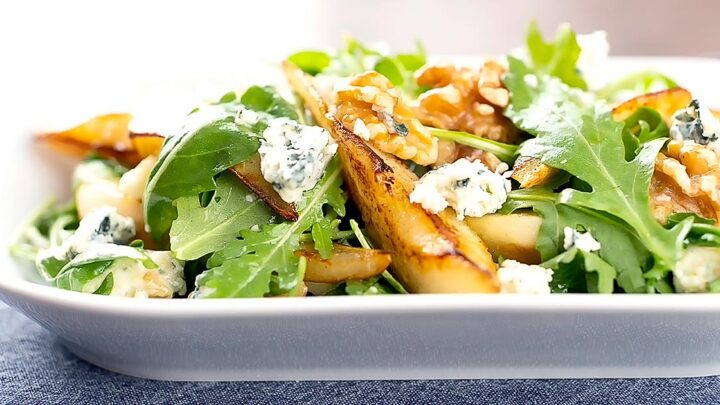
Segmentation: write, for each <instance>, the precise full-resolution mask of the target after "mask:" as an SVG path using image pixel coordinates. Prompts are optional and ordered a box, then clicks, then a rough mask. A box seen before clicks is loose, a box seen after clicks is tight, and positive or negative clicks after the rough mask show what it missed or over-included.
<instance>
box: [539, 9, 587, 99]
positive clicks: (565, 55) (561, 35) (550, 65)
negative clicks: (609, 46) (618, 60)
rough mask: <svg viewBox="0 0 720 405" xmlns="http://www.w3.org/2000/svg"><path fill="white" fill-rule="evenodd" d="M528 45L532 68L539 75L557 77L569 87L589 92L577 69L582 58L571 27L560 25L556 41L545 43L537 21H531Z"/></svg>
mask: <svg viewBox="0 0 720 405" xmlns="http://www.w3.org/2000/svg"><path fill="white" fill-rule="evenodd" d="M526 45H527V51H528V55H529V57H530V63H531V67H532V68H533V70H535V71H536V72H537V73H543V74H548V75H551V76H555V77H557V78H559V79H560V80H562V81H563V82H564V83H565V84H567V85H568V86H571V87H577V88H579V89H582V90H587V83H585V80H584V79H583V78H582V76H580V74H579V73H578V71H577V69H576V68H575V65H576V64H577V61H578V58H579V57H580V45H578V43H577V39H576V36H575V32H574V31H573V30H572V28H570V26H569V25H567V24H563V25H560V26H559V27H558V30H557V33H556V34H555V39H554V40H553V41H552V42H545V39H544V38H543V36H542V33H541V32H540V29H539V28H538V25H537V21H531V22H530V26H529V27H528V32H527V39H526Z"/></svg>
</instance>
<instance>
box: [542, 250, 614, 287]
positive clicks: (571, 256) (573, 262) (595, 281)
mask: <svg viewBox="0 0 720 405" xmlns="http://www.w3.org/2000/svg"><path fill="white" fill-rule="evenodd" d="M541 266H542V267H545V268H547V269H553V279H552V282H551V288H552V291H553V292H556V293H558V292H559V293H566V292H590V293H600V294H611V293H612V292H613V289H614V282H615V269H614V268H613V266H611V265H610V264H608V263H607V262H606V261H604V260H603V259H601V258H600V256H598V255H597V254H595V253H590V252H585V251H582V250H580V249H578V248H575V247H573V248H570V249H568V250H567V251H565V252H563V253H561V254H559V255H558V256H556V257H554V258H552V259H550V260H548V261H546V262H543V263H542V264H541ZM583 273H584V276H585V278H584V281H585V285H583V282H582V277H579V276H580V275H581V274H583Z"/></svg>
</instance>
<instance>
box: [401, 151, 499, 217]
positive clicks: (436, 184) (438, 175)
mask: <svg viewBox="0 0 720 405" xmlns="http://www.w3.org/2000/svg"><path fill="white" fill-rule="evenodd" d="M509 191H510V181H509V180H508V179H507V178H505V177H504V176H502V175H501V174H499V173H494V172H492V171H491V170H490V169H488V168H487V167H485V165H484V164H482V162H480V161H478V160H475V161H472V162H471V161H469V160H467V159H458V160H457V161H455V162H454V163H451V164H447V165H444V166H441V167H439V168H437V169H435V170H431V171H429V172H427V173H426V174H425V175H424V176H422V178H420V180H418V181H416V182H415V188H414V189H413V191H412V193H410V201H411V202H413V203H417V204H420V205H421V206H422V207H423V208H424V209H425V210H427V211H429V212H432V213H438V212H440V211H442V210H444V209H445V208H447V207H452V208H453V209H454V210H455V213H456V214H457V217H458V219H460V220H462V219H464V218H465V217H466V216H468V217H482V216H483V215H485V214H490V213H493V212H495V211H497V210H499V209H500V207H502V205H503V204H504V203H505V201H506V200H507V193H508V192H509Z"/></svg>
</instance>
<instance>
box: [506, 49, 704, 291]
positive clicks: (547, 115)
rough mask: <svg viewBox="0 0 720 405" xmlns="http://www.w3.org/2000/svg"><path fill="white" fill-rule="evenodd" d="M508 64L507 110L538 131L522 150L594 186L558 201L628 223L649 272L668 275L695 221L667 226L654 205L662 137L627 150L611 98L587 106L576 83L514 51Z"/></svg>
mask: <svg viewBox="0 0 720 405" xmlns="http://www.w3.org/2000/svg"><path fill="white" fill-rule="evenodd" d="M509 66H510V69H509V72H508V74H507V76H506V78H505V84H506V86H507V87H508V89H509V90H510V92H511V94H512V105H511V106H510V107H509V108H508V109H507V111H506V114H507V115H508V116H509V117H510V118H511V119H512V120H513V122H514V123H515V125H517V126H518V127H519V128H521V129H523V130H525V131H527V132H529V133H530V134H532V135H535V136H536V137H535V138H534V139H530V140H528V141H526V142H524V143H523V144H522V145H521V146H520V149H519V153H520V154H521V155H523V156H531V157H535V158H537V159H540V160H541V161H542V162H543V163H545V164H547V165H549V166H552V167H555V168H558V169H561V170H564V171H566V172H568V173H570V174H571V175H573V176H575V177H577V178H579V179H580V180H582V181H583V182H585V183H587V184H588V185H589V186H590V187H592V191H591V192H586V191H579V190H575V189H565V190H563V191H562V192H561V193H560V195H559V202H560V203H563V204H566V205H570V206H573V207H577V208H586V209H591V210H595V211H598V212H602V213H604V214H605V215H607V216H608V217H610V218H613V219H615V220H617V222H618V224H620V226H629V227H630V229H632V232H634V233H635V234H636V235H637V237H638V239H639V240H640V241H641V242H642V243H643V244H644V245H645V246H646V247H647V249H648V250H649V251H650V252H651V253H652V256H653V258H654V268H653V269H654V270H655V271H653V272H648V273H646V274H645V276H646V278H650V279H651V280H656V281H657V280H661V279H663V278H664V276H665V274H666V273H667V272H668V271H669V270H670V269H672V268H673V266H674V264H675V262H676V261H677V260H679V259H680V257H681V256H682V254H683V239H684V237H685V234H686V233H687V232H688V230H689V226H690V223H689V222H683V223H681V224H679V225H677V226H676V227H674V228H672V229H665V228H663V227H662V226H660V224H658V223H657V221H656V220H655V218H654V216H653V215H652V212H651V210H650V203H649V201H650V199H649V185H650V179H651V177H652V174H653V169H654V162H655V157H656V156H657V153H658V151H659V150H660V148H661V147H662V146H663V143H664V140H663V139H656V140H652V141H649V142H646V143H644V144H642V145H641V146H640V147H639V148H638V151H637V153H630V152H629V151H627V150H626V146H625V143H624V140H623V136H622V133H623V128H624V125H623V123H618V122H616V121H615V120H613V118H612V115H611V112H610V110H609V109H608V108H607V106H605V105H602V104H601V103H598V104H596V105H594V106H585V105H584V104H583V103H582V102H578V99H581V98H582V94H577V93H578V91H577V90H572V89H569V88H568V87H567V86H563V85H562V84H560V83H559V82H557V80H555V79H553V78H549V77H547V76H544V75H539V74H537V73H536V72H533V71H532V70H530V69H529V68H528V67H527V66H526V65H525V64H524V63H523V62H522V61H520V60H518V59H516V58H509ZM528 74H535V75H536V78H537V83H532V84H533V85H532V86H531V85H528V83H526V82H527V81H526V80H525V77H526V75H528ZM627 156H631V157H632V159H630V160H627Z"/></svg>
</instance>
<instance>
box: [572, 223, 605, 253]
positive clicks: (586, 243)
mask: <svg viewBox="0 0 720 405" xmlns="http://www.w3.org/2000/svg"><path fill="white" fill-rule="evenodd" d="M563 235H564V238H563V248H564V249H565V250H568V249H570V248H572V247H576V248H578V249H580V250H582V251H584V252H588V253H591V252H597V251H598V250H600V248H601V246H600V242H598V241H597V240H596V239H595V238H594V237H593V236H592V234H591V233H590V231H588V232H579V231H578V230H577V229H575V228H572V227H569V226H566V227H565V228H563Z"/></svg>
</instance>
